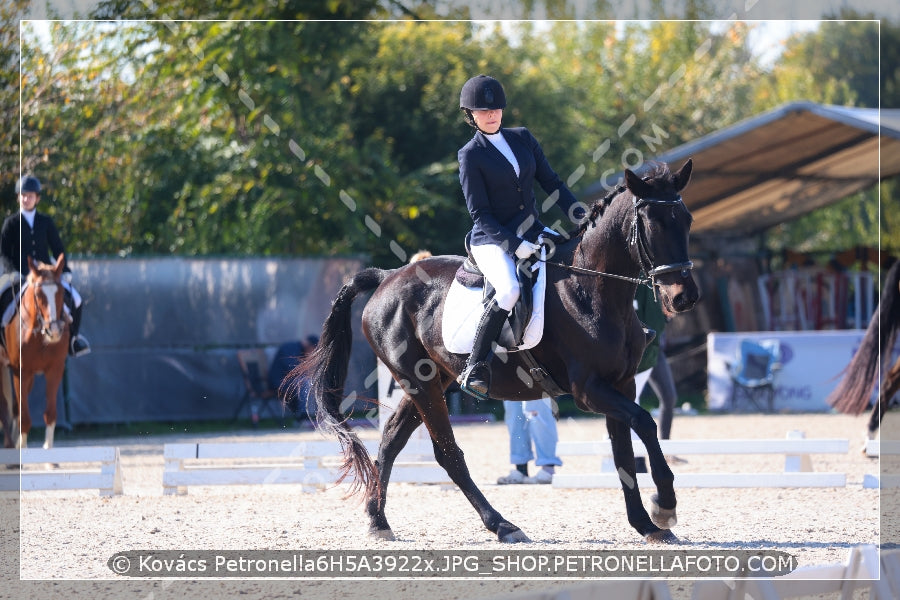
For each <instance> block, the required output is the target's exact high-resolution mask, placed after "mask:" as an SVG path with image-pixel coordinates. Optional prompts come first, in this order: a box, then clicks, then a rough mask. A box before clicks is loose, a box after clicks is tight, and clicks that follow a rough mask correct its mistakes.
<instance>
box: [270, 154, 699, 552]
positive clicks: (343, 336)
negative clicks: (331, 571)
mask: <svg viewBox="0 0 900 600" xmlns="http://www.w3.org/2000/svg"><path fill="white" fill-rule="evenodd" d="M691 168H692V166H691V161H688V162H687V163H685V164H684V166H683V167H682V168H681V169H680V170H679V171H677V172H675V173H672V172H671V171H670V170H669V168H668V166H667V165H665V164H662V163H655V164H654V167H653V169H652V170H651V171H650V172H649V173H648V174H646V175H645V177H644V179H641V178H640V177H638V176H637V175H635V174H634V173H633V172H631V171H626V172H625V182H626V183H625V186H623V187H620V188H619V189H617V190H616V191H615V192H613V193H611V194H610V195H608V196H607V197H606V198H604V199H603V200H601V201H599V202H597V203H596V204H595V205H594V206H593V207H592V209H591V211H590V214H589V216H588V218H587V219H586V220H585V222H584V223H583V224H582V225H581V227H580V228H578V229H576V230H575V231H573V232H571V233H570V234H568V235H567V236H566V237H569V238H571V239H570V241H569V242H567V243H565V244H564V245H561V246H560V247H558V248H557V249H556V255H555V257H554V258H555V260H556V261H558V262H555V263H553V264H549V261H548V269H549V270H548V278H547V295H546V305H545V322H546V328H545V331H544V334H543V337H542V339H541V341H540V343H539V344H538V345H537V346H535V347H534V348H533V349H532V351H531V352H532V354H533V356H534V357H535V359H537V361H538V362H539V363H540V364H541V365H542V366H543V367H544V369H545V370H546V371H547V372H548V373H549V374H550V375H551V377H552V378H553V379H554V380H555V381H556V382H557V383H558V384H559V385H560V386H561V387H563V388H564V389H565V390H567V391H570V392H571V393H572V394H573V396H574V398H575V402H576V404H577V405H578V407H579V408H580V409H582V410H584V411H588V412H595V413H602V414H605V415H606V417H607V418H606V427H607V431H608V432H609V436H610V438H611V440H612V446H613V457H614V461H615V465H616V468H617V470H618V471H619V474H620V478H621V480H622V490H623V493H624V496H625V507H626V513H627V518H628V522H629V523H630V524H631V525H632V526H633V527H634V528H635V529H636V530H637V531H638V533H639V534H640V535H642V536H644V539H645V540H647V541H648V542H662V543H673V542H677V541H678V539H677V537H676V536H675V535H674V534H673V533H672V532H671V531H670V530H669V528H670V527H671V526H673V525H674V524H675V522H676V517H675V504H676V499H675V490H674V485H673V482H674V475H673V473H672V471H671V469H670V468H669V466H668V464H667V463H666V459H665V457H664V456H663V453H662V451H661V450H660V446H659V441H658V439H657V433H656V423H655V422H654V421H653V418H652V417H651V416H650V414H649V413H648V412H647V411H646V410H644V409H642V408H641V407H640V406H639V405H638V404H636V403H635V402H634V398H635V383H634V374H635V370H636V367H637V365H638V362H639V361H640V359H641V355H642V354H643V351H644V348H645V347H646V344H647V335H646V334H645V331H644V329H643V327H642V324H641V323H640V322H639V321H638V319H637V316H636V314H635V311H634V307H633V300H634V295H635V290H636V288H637V285H638V284H639V283H640V282H641V279H640V275H641V274H642V273H644V274H647V275H649V276H650V279H649V280H644V283H646V282H647V281H652V283H651V285H654V286H656V287H657V288H658V290H659V294H660V297H661V301H662V302H663V303H664V305H665V306H666V308H667V309H668V310H670V311H671V312H682V311H686V310H689V309H691V308H692V307H693V306H694V304H695V303H696V302H697V300H698V299H699V295H700V294H699V290H698V288H697V285H696V283H695V282H694V279H693V276H692V274H691V268H692V266H693V263H691V262H690V261H689V260H688V237H689V232H690V225H691V221H692V217H691V215H690V212H689V211H688V210H687V208H686V207H685V205H684V203H683V202H682V201H681V196H680V195H679V192H680V191H681V190H682V189H683V188H684V187H685V186H686V185H687V183H688V180H689V179H690V174H691ZM463 260H464V259H463V257H459V256H440V257H433V258H429V259H425V260H423V261H419V262H416V263H415V264H411V265H407V266H404V267H401V268H399V269H394V270H390V271H387V270H381V269H375V268H371V269H366V270H364V271H361V272H359V273H358V274H356V275H355V276H354V277H353V278H352V280H351V281H350V282H349V283H347V284H346V285H345V286H344V287H343V288H342V289H341V290H340V292H339V293H338V295H337V297H336V299H335V301H334V303H333V306H332V311H331V314H330V315H329V317H328V318H327V319H326V321H325V324H324V326H323V330H322V335H321V337H320V340H319V346H318V347H317V348H316V350H315V351H314V352H313V353H312V354H311V355H309V356H308V357H307V358H306V359H305V360H304V361H303V362H301V363H300V364H299V365H298V366H297V367H296V368H295V369H294V370H293V371H292V372H291V373H289V374H288V376H287V377H286V378H285V381H284V382H283V384H282V387H283V388H284V389H285V390H290V389H291V388H296V387H297V386H298V385H299V384H300V383H301V382H302V381H304V380H307V381H308V382H309V385H310V386H311V395H312V396H313V397H314V398H315V402H316V421H317V423H316V424H317V427H318V428H319V429H320V430H323V431H326V432H329V433H331V434H334V435H336V437H337V438H338V439H339V440H340V442H341V445H342V447H343V451H344V458H345V461H344V464H343V474H344V475H345V476H346V475H350V474H352V475H353V484H354V485H353V487H352V488H351V493H354V492H358V491H360V490H364V492H365V496H366V512H367V514H368V516H369V533H370V534H371V535H373V536H375V537H377V538H381V539H394V536H393V532H392V530H391V527H390V525H389V524H388V521H387V518H386V517H385V510H384V509H385V500H386V495H387V486H388V481H389V479H390V476H391V468H392V466H393V463H394V459H395V458H396V457H397V454H398V453H399V452H400V450H401V449H402V448H403V446H404V445H405V444H406V442H407V440H408V439H409V437H410V434H411V433H412V432H413V430H415V429H416V427H417V426H418V425H419V424H420V423H422V422H424V423H425V425H426V427H427V428H428V431H429V433H430V435H431V439H432V444H433V447H434V455H435V458H436V459H437V461H438V463H439V464H440V465H441V466H442V467H443V468H444V469H446V471H447V474H448V475H449V476H450V478H451V479H452V480H453V482H454V483H455V484H456V485H457V486H458V487H459V489H460V490H461V491H462V493H463V494H464V495H465V496H466V498H467V499H468V500H469V502H471V503H472V505H473V506H474V507H475V510H476V511H477V513H478V515H479V516H480V517H481V520H482V521H483V522H484V525H485V526H486V527H487V529H488V530H490V531H491V532H493V533H494V534H496V535H497V537H498V539H499V540H500V541H502V542H519V541H528V538H527V536H526V535H525V534H524V533H523V532H522V531H521V530H520V529H519V528H518V527H516V526H515V525H513V524H512V523H511V522H509V521H507V520H506V519H505V518H504V517H503V516H502V515H500V513H499V512H497V511H496V510H495V509H494V508H493V507H492V506H491V505H490V503H488V501H487V499H486V498H485V497H484V495H483V494H482V493H481V491H480V490H479V489H478V487H477V486H476V485H475V482H474V481H473V480H472V477H471V476H470V474H469V470H468V467H467V466H466V462H465V459H464V457H463V453H462V451H461V450H460V448H459V446H458V445H457V443H456V441H455V439H454V435H453V430H452V429H451V427H450V416H449V413H448V410H447V404H446V401H445V399H444V390H446V388H447V387H448V386H449V385H450V384H451V383H452V382H453V381H454V379H455V378H456V377H457V376H458V374H459V373H460V372H461V370H462V369H463V368H464V366H465V363H466V355H465V354H454V353H450V352H448V351H447V350H446V348H444V344H443V339H442V335H441V317H442V315H443V312H444V300H445V298H446V295H447V291H448V289H449V288H450V285H451V283H452V282H453V279H454V275H455V273H456V271H457V269H458V268H459V267H460V265H461V264H462V262H463ZM370 291H372V292H373V294H372V296H371V298H370V299H369V301H368V302H367V303H366V306H365V308H364V310H363V315H362V321H363V323H362V325H363V332H364V333H365V335H366V337H367V338H368V341H369V343H370V345H371V346H372V348H373V349H374V351H375V354H376V356H377V357H378V358H379V359H380V360H382V361H383V362H384V363H385V364H386V365H387V367H388V368H389V369H390V371H391V374H392V375H393V377H394V379H395V380H396V381H397V382H398V383H399V384H400V385H401V386H402V388H403V390H404V392H405V395H404V397H403V399H402V400H401V402H400V404H399V406H398V407H397V409H396V411H395V412H394V413H393V415H392V416H391V417H390V419H389V420H388V422H387V423H386V425H385V428H384V433H383V435H382V440H381V444H380V447H379V450H378V458H377V460H376V461H374V462H373V461H372V459H371V458H370V457H369V455H368V453H367V452H366V449H365V447H364V446H363V444H362V443H361V441H360V439H359V438H358V437H357V435H356V434H355V433H354V432H353V430H352V429H351V428H350V427H349V426H348V425H347V423H346V418H345V416H344V414H343V412H342V407H341V403H342V400H343V399H344V381H345V379H346V376H347V365H348V361H349V356H350V346H351V335H352V333H351V315H352V310H351V305H352V303H353V300H354V298H356V296H357V295H358V294H361V293H363V292H370ZM493 363H494V368H493V370H494V375H493V386H492V388H491V396H492V397H494V398H502V399H509V400H529V399H537V398H540V397H541V396H542V395H543V392H542V391H541V389H540V387H539V386H537V385H535V384H534V382H533V381H531V379H530V378H529V377H528V375H527V373H529V370H528V368H527V365H526V364H525V362H524V361H523V360H522V359H521V358H520V356H519V354H517V353H499V352H498V353H497V355H496V356H495V357H494V361H493ZM629 429H634V430H635V431H636V432H637V434H638V435H639V437H640V439H641V441H642V442H643V443H644V445H645V446H646V447H647V450H648V453H649V459H650V467H651V471H652V477H653V481H654V483H655V485H656V488H657V494H656V495H655V496H654V497H653V509H652V511H651V512H652V513H653V516H652V517H651V516H650V515H649V514H648V513H647V511H646V509H645V508H644V506H643V504H642V502H641V497H640V492H639V490H638V487H637V484H636V476H635V461H634V450H633V448H632V443H631V436H630V432H629Z"/></svg>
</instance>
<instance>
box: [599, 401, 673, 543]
mask: <svg viewBox="0 0 900 600" xmlns="http://www.w3.org/2000/svg"><path fill="white" fill-rule="evenodd" d="M606 430H607V431H608V432H609V439H610V442H611V444H612V452H613V462H615V465H616V472H617V473H618V475H619V481H620V482H621V483H622V493H623V494H624V496H625V512H626V514H627V515H628V522H629V523H630V524H631V526H632V527H634V528H635V529H636V530H637V532H638V533H640V534H641V535H642V536H643V537H644V540H646V541H647V542H649V543H665V544H672V543H676V542H678V538H677V537H675V534H673V533H672V532H671V531H669V529H668V528H660V527H659V526H658V525H657V524H656V523H655V522H654V521H655V519H652V518H651V517H650V515H649V514H647V510H646V509H645V508H644V504H643V502H642V501H641V492H640V489H639V488H638V483H637V473H636V469H635V466H634V448H633V447H632V445H631V433H630V431H629V427H628V425H626V424H625V423H623V422H621V421H619V420H618V419H614V418H612V417H610V416H609V415H607V416H606ZM648 454H649V453H648ZM650 464H651V469H652V464H653V461H651V463H650ZM654 474H655V472H654ZM656 502H657V501H656V498H654V501H653V504H654V510H653V512H654V513H656V512H657V509H658V505H657V504H656ZM674 511H675V509H674V507H673V508H672V513H673V514H674Z"/></svg>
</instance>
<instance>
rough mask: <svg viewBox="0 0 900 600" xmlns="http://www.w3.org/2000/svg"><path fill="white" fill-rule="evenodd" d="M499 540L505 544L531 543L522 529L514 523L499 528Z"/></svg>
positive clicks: (502, 524) (501, 525)
mask: <svg viewBox="0 0 900 600" xmlns="http://www.w3.org/2000/svg"><path fill="white" fill-rule="evenodd" d="M497 539H498V540H500V541H501V542H503V543H504V544H517V543H519V542H524V543H528V542H530V541H531V540H530V539H529V538H528V536H527V535H525V534H524V533H523V532H522V530H521V529H519V528H518V527H516V526H515V525H513V524H512V523H501V524H500V527H498V528H497Z"/></svg>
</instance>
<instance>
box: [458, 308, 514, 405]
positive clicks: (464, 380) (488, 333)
mask: <svg viewBox="0 0 900 600" xmlns="http://www.w3.org/2000/svg"><path fill="white" fill-rule="evenodd" d="M508 316H509V311H508V310H503V309H502V308H500V307H499V306H497V303H496V302H495V301H494V300H491V302H490V304H488V306H487V308H486V309H485V311H484V314H483V315H482V316H481V321H480V322H479V323H478V329H477V331H476V332H475V342H474V343H473V344H472V353H471V354H469V360H468V362H467V363H466V368H465V370H464V371H463V372H462V375H460V376H459V385H460V387H461V388H462V390H463V391H464V392H466V393H468V394H470V395H472V396H475V397H476V398H481V399H483V400H484V399H489V398H490V396H489V392H490V390H491V358H492V357H493V344H494V342H496V341H497V338H498V337H500V330H501V329H502V328H503V322H504V321H506V318H507V317H508Z"/></svg>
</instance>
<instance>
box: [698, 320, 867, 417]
mask: <svg viewBox="0 0 900 600" xmlns="http://www.w3.org/2000/svg"><path fill="white" fill-rule="evenodd" d="M864 335H865V330H862V329H850V330H835V331H753V332H749V331H748V332H737V333H710V334H708V335H707V336H706V355H707V382H708V385H707V388H708V397H707V406H708V407H709V409H710V410H730V409H731V393H732V379H731V375H730V371H729V364H733V363H735V362H736V361H737V356H738V349H739V347H740V344H741V341H742V340H745V339H750V340H753V341H761V340H772V339H777V340H778V341H779V343H780V344H779V345H780V348H781V369H780V370H779V371H778V372H777V373H776V376H775V411H776V412H780V411H785V410H786V411H797V412H826V411H829V410H831V407H830V406H829V405H828V403H827V402H826V401H825V399H826V398H827V397H828V394H829V393H830V392H831V391H832V390H833V389H834V388H835V387H837V384H838V383H839V382H840V380H841V378H842V377H843V370H844V368H845V367H846V366H847V364H849V362H850V359H852V358H853V355H854V354H855V353H856V350H857V348H859V344H860V342H861V341H862V338H863V336H864ZM740 406H741V408H742V409H744V408H746V403H741V405H740Z"/></svg>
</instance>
